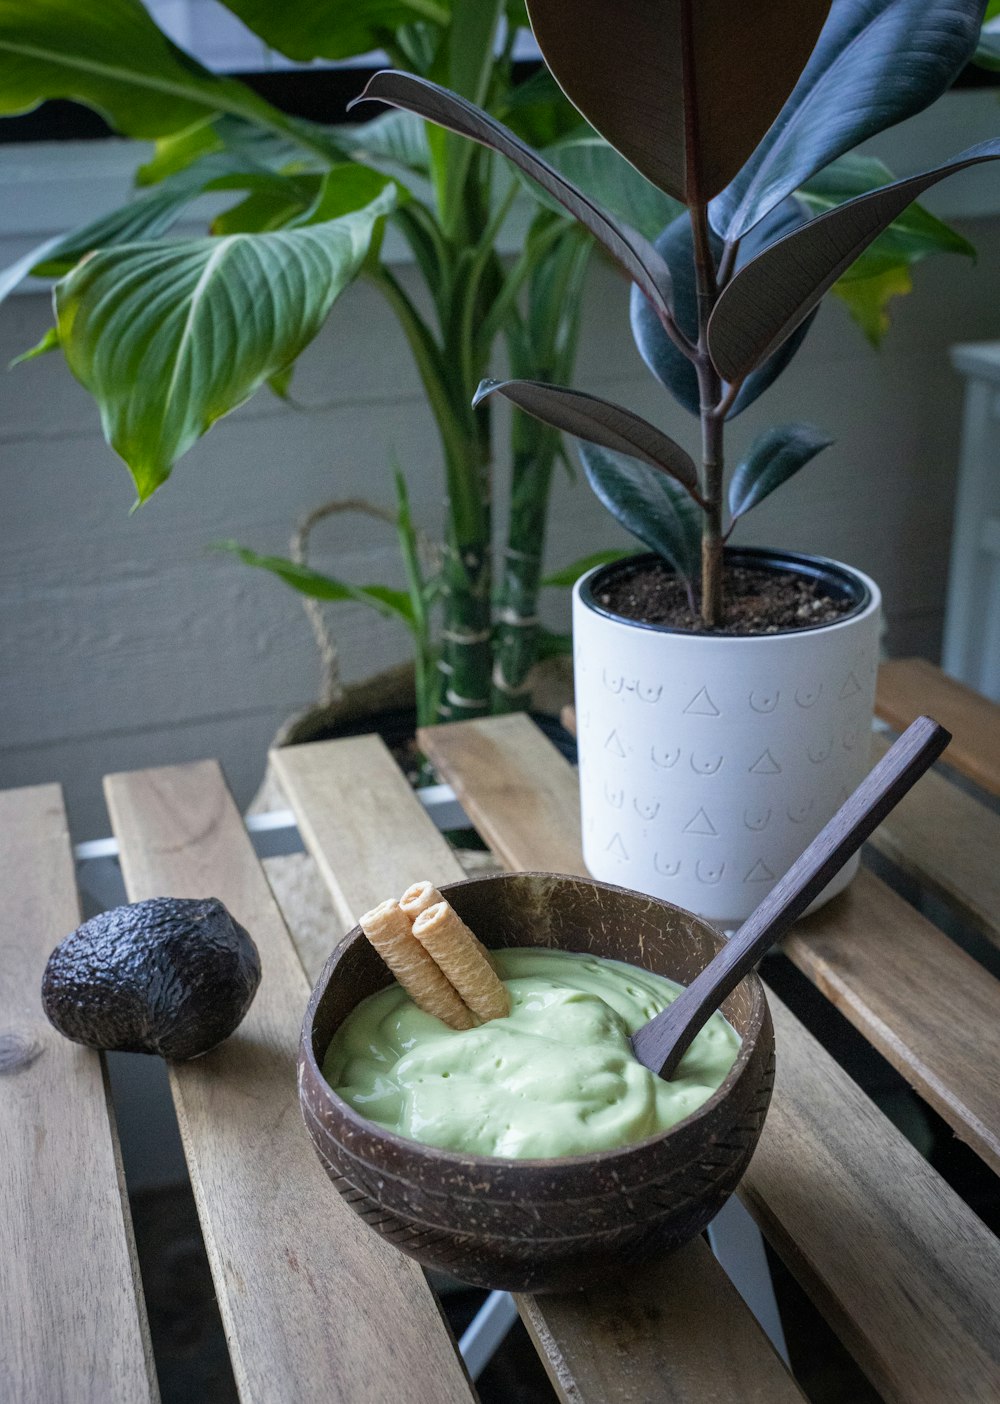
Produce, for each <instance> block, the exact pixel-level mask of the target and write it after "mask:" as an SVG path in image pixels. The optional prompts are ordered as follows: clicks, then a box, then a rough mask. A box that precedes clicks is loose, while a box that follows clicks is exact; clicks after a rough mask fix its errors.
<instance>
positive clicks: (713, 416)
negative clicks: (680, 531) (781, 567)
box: [690, 204, 727, 629]
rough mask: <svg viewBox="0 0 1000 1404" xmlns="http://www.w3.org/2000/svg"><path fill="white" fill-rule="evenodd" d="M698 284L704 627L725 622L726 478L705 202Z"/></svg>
mask: <svg viewBox="0 0 1000 1404" xmlns="http://www.w3.org/2000/svg"><path fill="white" fill-rule="evenodd" d="M690 214H691V229H692V235H693V242H694V267H695V279H696V283H697V288H698V349H697V354H696V357H695V368H696V370H697V372H698V398H699V402H700V410H701V464H702V493H703V495H704V498H705V515H704V518H703V521H702V530H701V618H702V622H703V623H704V625H705V627H706V628H709V629H714V628H717V627H718V625H719V624H720V623H721V622H722V550H723V546H724V544H725V543H724V539H723V535H722V483H723V472H724V466H725V461H724V458H723V433H724V426H725V416H726V407H727V406H726V402H725V400H724V399H723V397H722V381H721V380H720V378H719V373H718V371H717V370H716V369H715V367H714V366H713V364H712V358H711V357H710V356H709V354H708V319H709V317H710V316H711V315H712V309H713V308H714V306H715V301H716V296H717V284H716V268H715V260H714V259H713V258H712V249H711V245H710V243H709V236H708V214H707V210H706V207H705V205H703V204H701V205H695V204H692V205H691V206H690Z"/></svg>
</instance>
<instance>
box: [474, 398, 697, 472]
mask: <svg viewBox="0 0 1000 1404" xmlns="http://www.w3.org/2000/svg"><path fill="white" fill-rule="evenodd" d="M489 395H502V396H503V398H504V399H505V400H509V401H510V402H511V404H512V405H516V406H517V407H518V409H521V410H524V412H525V413H526V414H531V415H534V417H535V418H536V419H540V420H541V421H542V423H543V424H548V425H550V426H551V427H552V428H553V429H561V430H562V431H563V432H564V433H566V434H573V435H575V437H576V438H578V439H586V440H587V441H588V442H589V443H592V444H600V445H602V446H603V447H604V448H607V449H611V450H613V451H614V452H615V453H626V454H630V455H632V456H633V457H636V458H640V459H642V461H643V462H644V463H648V464H649V465H650V466H651V467H653V468H655V469H657V470H658V471H659V472H661V473H669V475H670V476H671V477H672V478H676V479H677V481H678V482H679V483H683V484H684V486H685V487H686V488H688V489H694V490H697V487H698V470H697V468H696V467H695V466H694V460H693V459H692V458H691V455H690V454H689V453H687V452H686V451H685V450H684V449H682V448H681V446H680V444H677V443H675V442H674V441H673V439H671V438H670V437H669V436H668V435H666V434H664V432H663V430H662V429H657V427H656V425H655V424H650V423H649V421H648V420H645V419H643V418H642V417H641V416H640V415H638V414H634V413H633V412H632V410H630V409H626V408H625V406H624V405H616V404H613V403H612V402H611V401H610V400H602V399H599V398H598V397H597V396H596V395H586V394H584V393H583V391H581V390H569V389H567V388H565V387H564V386H562V385H548V384H546V383H544V382H543V381H540V380H504V381H500V380H484V381H483V382H482V384H481V385H480V387H479V389H478V390H477V391H476V393H475V396H474V398H473V401H472V403H473V404H474V405H478V404H480V403H481V402H482V401H483V400H485V399H486V398H487V397H488V396H489Z"/></svg>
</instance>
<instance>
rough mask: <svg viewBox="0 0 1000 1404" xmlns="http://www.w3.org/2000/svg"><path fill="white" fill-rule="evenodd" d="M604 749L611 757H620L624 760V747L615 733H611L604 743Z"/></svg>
mask: <svg viewBox="0 0 1000 1404" xmlns="http://www.w3.org/2000/svg"><path fill="white" fill-rule="evenodd" d="M604 749H605V750H606V751H610V752H611V754H612V755H614V756H621V757H622V758H623V759H624V756H625V747H624V746H623V745H622V739H621V737H620V736H619V735H618V732H617V731H612V733H611V735H610V736H609V737H608V739H607V740H606V741H605V743H604Z"/></svg>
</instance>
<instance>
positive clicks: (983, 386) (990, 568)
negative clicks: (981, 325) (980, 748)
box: [942, 341, 1000, 702]
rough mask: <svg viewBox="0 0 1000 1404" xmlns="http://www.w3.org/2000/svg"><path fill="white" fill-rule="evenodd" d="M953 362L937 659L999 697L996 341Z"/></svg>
mask: <svg viewBox="0 0 1000 1404" xmlns="http://www.w3.org/2000/svg"><path fill="white" fill-rule="evenodd" d="M951 359H952V363H953V365H954V366H955V367H956V369H957V370H959V371H960V372H961V373H962V374H963V375H964V376H965V377H966V380H967V385H966V392H965V417H964V422H963V427H962V456H961V462H960V465H959V477H958V496H957V500H956V503H955V525H954V528H953V531H952V546H951V568H950V572H949V576H948V604H947V611H946V613H945V625H944V648H943V655H942V664H943V666H944V670H945V672H947V673H950V674H951V676H952V677H954V678H958V679H959V680H960V681H961V682H964V683H968V684H969V686H970V687H974V688H975V689H976V691H977V692H981V693H983V694H984V695H985V696H986V697H991V698H992V699H993V700H994V701H995V702H1000V341H988V342H980V343H977V344H968V345H964V346H956V347H954V348H953V349H952V353H951Z"/></svg>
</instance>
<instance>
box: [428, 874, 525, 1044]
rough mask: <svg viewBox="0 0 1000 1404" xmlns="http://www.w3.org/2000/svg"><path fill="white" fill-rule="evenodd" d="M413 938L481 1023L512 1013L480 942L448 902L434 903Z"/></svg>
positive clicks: (508, 998)
mask: <svg viewBox="0 0 1000 1404" xmlns="http://www.w3.org/2000/svg"><path fill="white" fill-rule="evenodd" d="M413 934H414V936H415V937H416V939H417V940H418V941H419V942H420V944H421V945H422V946H424V947H425V948H426V950H427V951H428V952H429V953H430V955H432V956H433V957H434V959H435V961H436V962H437V964H438V965H439V966H440V967H441V969H442V970H443V971H444V973H445V974H446V975H447V977H448V979H449V980H450V981H451V983H452V985H454V987H455V989H456V990H457V991H458V993H459V994H460V995H461V996H462V999H463V1000H464V1001H465V1003H466V1004H467V1005H468V1006H469V1008H470V1009H471V1010H472V1012H473V1013H474V1014H478V1015H479V1017H480V1019H502V1018H503V1017H504V1015H506V1014H509V1013H510V995H509V994H508V993H507V989H506V987H505V986H504V984H503V983H502V981H501V980H500V978H499V977H498V975H497V973H496V971H495V970H494V969H493V967H492V966H491V965H490V963H489V961H488V960H487V959H486V956H485V954H484V952H483V949H482V947H481V946H480V944H479V942H478V941H477V940H476V938H475V936H473V934H472V932H471V931H470V930H469V928H468V927H467V926H466V924H465V922H464V921H463V920H462V918H461V917H460V916H459V915H458V913H457V912H456V911H455V909H454V907H451V906H449V904H448V903H447V902H435V904H434V905H433V906H432V907H428V908H427V909H426V911H423V912H421V913H420V915H419V916H418V917H417V919H416V921H415V922H414V923H413Z"/></svg>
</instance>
